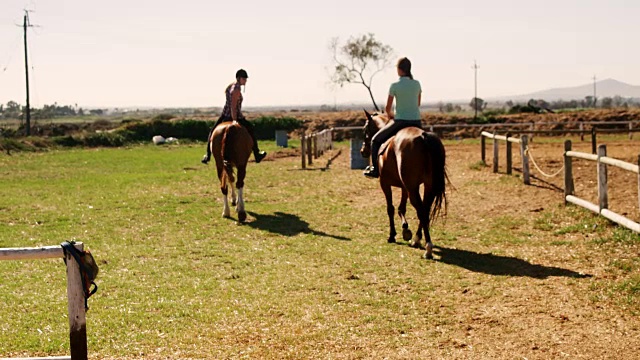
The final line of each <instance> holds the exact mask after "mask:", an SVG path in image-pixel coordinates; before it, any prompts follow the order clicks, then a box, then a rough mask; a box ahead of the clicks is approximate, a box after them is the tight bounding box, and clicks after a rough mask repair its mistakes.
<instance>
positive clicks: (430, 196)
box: [422, 190, 435, 259]
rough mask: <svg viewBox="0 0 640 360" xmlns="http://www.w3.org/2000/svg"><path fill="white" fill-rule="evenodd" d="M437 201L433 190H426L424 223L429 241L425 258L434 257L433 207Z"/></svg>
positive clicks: (425, 234)
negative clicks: (432, 240) (432, 235)
mask: <svg viewBox="0 0 640 360" xmlns="http://www.w3.org/2000/svg"><path fill="white" fill-rule="evenodd" d="M434 201H435V196H434V195H433V192H432V191H426V190H425V193H424V199H423V204H424V209H425V212H426V221H425V223H424V225H422V226H423V228H424V236H425V239H426V241H427V251H426V252H425V253H424V257H425V259H433V243H432V242H431V234H430V228H431V207H432V206H433V202H434Z"/></svg>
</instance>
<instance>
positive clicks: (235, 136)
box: [209, 121, 253, 222]
mask: <svg viewBox="0 0 640 360" xmlns="http://www.w3.org/2000/svg"><path fill="white" fill-rule="evenodd" d="M209 140H210V145H209V146H210V147H211V153H212V154H213V157H214V159H215V160H216V170H217V172H218V179H219V180H220V190H221V191H222V195H223V200H224V208H223V210H222V216H223V217H230V216H231V214H230V211H229V202H228V199H227V194H228V189H229V187H231V206H235V207H236V212H237V213H238V221H240V222H244V221H245V220H246V219H247V213H246V211H245V210H244V198H243V191H242V190H243V189H244V179H245V176H246V175H247V163H248V162H249V156H250V155H251V148H252V147H253V140H252V139H251V135H249V132H248V131H247V129H245V128H244V127H243V126H242V125H240V124H239V123H237V122H235V121H234V122H224V123H222V124H220V125H218V126H217V127H216V128H215V130H214V131H213V133H212V134H211V139H209ZM234 168H235V169H237V179H236V178H235V177H234V171H233V170H234ZM236 189H237V191H238V195H237V198H236Z"/></svg>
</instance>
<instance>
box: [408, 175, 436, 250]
mask: <svg viewBox="0 0 640 360" xmlns="http://www.w3.org/2000/svg"><path fill="white" fill-rule="evenodd" d="M419 190H420V189H419V188H416V189H414V190H410V191H409V201H411V205H413V207H414V208H415V209H416V212H417V213H418V219H420V225H419V227H418V230H420V227H421V228H422V230H423V231H424V235H425V240H426V252H425V254H424V257H425V258H426V259H433V244H432V243H431V237H430V236H429V211H428V208H427V207H426V206H425V202H424V201H423V200H422V198H421V197H420V191H419ZM418 233H419V232H418ZM418 233H417V234H416V236H417V237H416V238H414V241H413V242H412V243H411V246H412V247H416V248H422V247H421V245H420V240H419V235H418Z"/></svg>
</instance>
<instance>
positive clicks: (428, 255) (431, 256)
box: [424, 251, 433, 260]
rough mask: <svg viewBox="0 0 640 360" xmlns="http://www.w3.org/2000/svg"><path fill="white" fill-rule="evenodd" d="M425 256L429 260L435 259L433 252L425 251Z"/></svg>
mask: <svg viewBox="0 0 640 360" xmlns="http://www.w3.org/2000/svg"><path fill="white" fill-rule="evenodd" d="M424 258H425V259H427V260H433V254H431V253H430V252H428V251H427V252H425V253H424Z"/></svg>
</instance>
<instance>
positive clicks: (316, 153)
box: [311, 133, 320, 159]
mask: <svg viewBox="0 0 640 360" xmlns="http://www.w3.org/2000/svg"><path fill="white" fill-rule="evenodd" d="M311 139H313V140H312V141H313V157H314V158H315V159H317V158H318V157H320V152H319V151H318V134H317V133H316V134H313V136H312V137H311Z"/></svg>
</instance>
